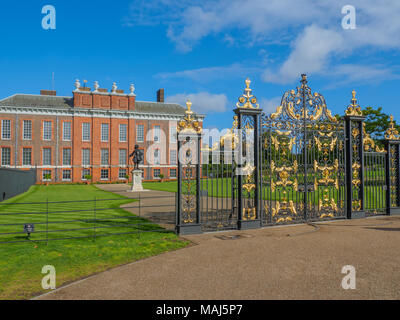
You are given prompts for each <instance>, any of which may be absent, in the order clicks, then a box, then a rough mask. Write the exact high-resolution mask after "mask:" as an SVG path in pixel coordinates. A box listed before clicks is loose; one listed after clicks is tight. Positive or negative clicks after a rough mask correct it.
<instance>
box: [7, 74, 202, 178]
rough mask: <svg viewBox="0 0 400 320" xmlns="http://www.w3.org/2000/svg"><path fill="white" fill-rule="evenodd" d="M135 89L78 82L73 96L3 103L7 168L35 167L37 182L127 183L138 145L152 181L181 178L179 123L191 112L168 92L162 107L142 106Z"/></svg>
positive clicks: (49, 94) (22, 97)
mask: <svg viewBox="0 0 400 320" xmlns="http://www.w3.org/2000/svg"><path fill="white" fill-rule="evenodd" d="M134 90H135V88H134V86H133V85H131V86H130V89H129V91H130V93H128V94H127V93H124V91H123V90H118V89H117V86H116V84H115V83H114V84H113V86H112V89H111V90H110V91H108V90H107V89H101V88H99V85H98V83H97V82H95V83H94V89H93V90H92V89H91V88H88V87H86V86H81V84H80V82H79V80H76V81H75V90H74V91H73V96H72V97H62V96H56V92H55V91H49V90H42V91H41V93H40V95H32V94H15V95H12V96H10V97H8V98H5V99H3V100H0V151H1V166H2V167H10V168H17V169H31V168H36V169H37V175H38V176H37V181H49V182H84V181H87V180H88V179H91V180H92V181H94V182H96V181H110V182H112V181H123V180H126V178H127V176H129V178H130V179H131V177H130V170H131V169H130V168H132V167H133V164H132V163H131V162H130V161H129V154H130V153H131V152H132V151H133V150H134V146H135V144H137V145H139V147H140V148H141V149H144V151H145V152H144V161H143V163H142V164H141V165H140V168H141V169H142V170H143V177H144V179H145V180H154V179H158V178H159V177H160V174H162V175H164V177H165V178H166V179H174V178H176V173H177V172H176V168H177V165H176V164H177V144H176V123H177V121H178V120H179V119H181V118H182V116H183V115H184V113H185V108H184V107H182V106H181V105H178V104H172V103H165V102H164V90H163V89H160V90H158V91H157V102H145V101H136V95H135V93H134ZM203 118H204V116H200V117H199V120H200V121H202V120H203Z"/></svg>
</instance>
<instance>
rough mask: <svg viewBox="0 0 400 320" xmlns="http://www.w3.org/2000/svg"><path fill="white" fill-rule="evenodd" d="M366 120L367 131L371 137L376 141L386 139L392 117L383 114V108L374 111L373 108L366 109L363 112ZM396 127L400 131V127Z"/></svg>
mask: <svg viewBox="0 0 400 320" xmlns="http://www.w3.org/2000/svg"><path fill="white" fill-rule="evenodd" d="M363 115H364V116H366V119H365V121H364V122H365V131H366V132H367V133H369V134H370V135H371V138H373V139H374V140H382V139H384V138H385V132H386V130H387V129H388V128H389V123H390V116H389V115H387V114H386V113H384V112H382V107H378V108H377V109H374V108H373V107H366V108H365V109H364V110H363ZM394 125H395V127H396V129H397V130H400V126H399V125H397V124H396V121H395V120H394Z"/></svg>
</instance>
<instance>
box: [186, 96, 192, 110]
mask: <svg viewBox="0 0 400 320" xmlns="http://www.w3.org/2000/svg"><path fill="white" fill-rule="evenodd" d="M186 107H187V110H186V113H193V111H192V110H190V108H191V107H192V102H191V101H190V100H189V99H188V100H187V101H186Z"/></svg>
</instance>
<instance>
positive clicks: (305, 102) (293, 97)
mask: <svg viewBox="0 0 400 320" xmlns="http://www.w3.org/2000/svg"><path fill="white" fill-rule="evenodd" d="M307 82H308V81H307V76H306V75H305V74H303V75H302V79H301V86H300V87H297V89H296V91H295V90H289V91H286V92H285V94H284V95H283V97H282V100H281V105H280V106H278V107H277V109H276V111H275V113H272V114H271V115H270V119H272V120H274V119H278V118H279V117H282V116H286V117H288V118H289V119H293V120H301V119H304V118H306V119H308V120H311V121H316V120H320V119H322V118H326V119H328V120H329V121H331V122H337V119H336V118H335V117H333V116H332V113H331V111H330V110H329V109H328V108H327V106H326V102H325V98H324V97H323V96H322V95H321V94H319V93H317V92H315V93H312V92H311V88H310V87H309V86H308V85H307Z"/></svg>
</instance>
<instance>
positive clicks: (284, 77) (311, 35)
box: [263, 25, 344, 84]
mask: <svg viewBox="0 0 400 320" xmlns="http://www.w3.org/2000/svg"><path fill="white" fill-rule="evenodd" d="M343 44H344V40H343V37H342V36H341V35H340V34H339V33H337V32H335V31H332V30H327V29H322V28H320V27H318V26H316V25H311V26H309V27H307V28H306V29H305V30H304V33H303V34H301V35H300V36H299V38H297V39H296V41H295V43H294V46H293V51H292V53H291V54H290V56H289V58H288V59H287V60H286V61H285V62H284V63H283V64H282V66H281V67H280V68H279V70H277V71H275V72H274V71H271V70H269V69H267V70H266V71H265V73H264V75H263V79H264V80H265V81H268V82H274V83H281V84H286V83H290V82H293V81H294V80H296V79H298V78H299V75H300V74H302V73H307V74H309V75H311V74H313V73H315V72H320V71H321V70H323V69H325V68H326V67H327V64H328V62H329V57H330V55H331V54H333V53H338V52H341V51H342V48H343Z"/></svg>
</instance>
